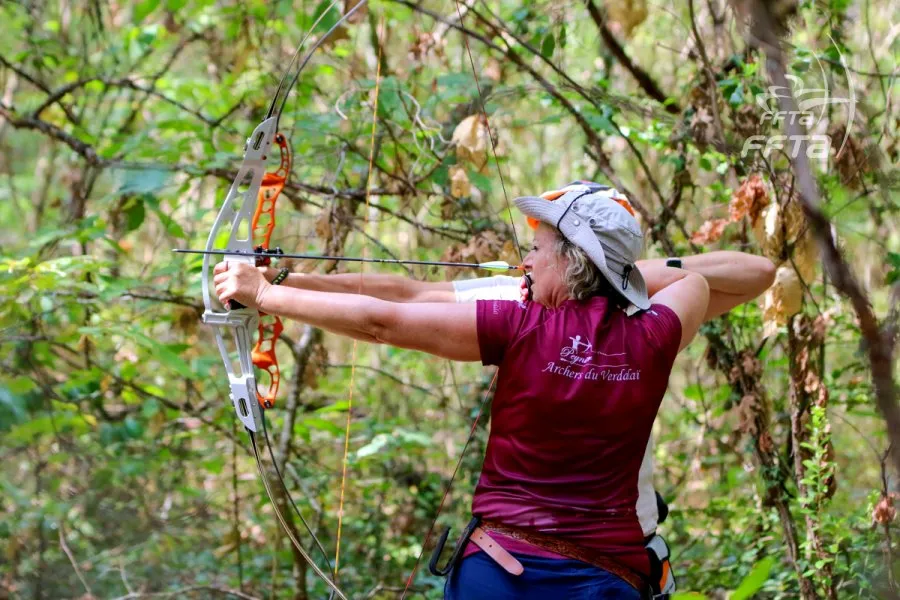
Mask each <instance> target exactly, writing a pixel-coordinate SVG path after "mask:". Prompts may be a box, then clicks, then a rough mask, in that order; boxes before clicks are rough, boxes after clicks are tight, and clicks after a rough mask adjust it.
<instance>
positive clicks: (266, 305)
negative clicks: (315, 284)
mask: <svg viewBox="0 0 900 600" xmlns="http://www.w3.org/2000/svg"><path fill="white" fill-rule="evenodd" d="M257 308H258V309H259V310H260V311H261V312H265V313H268V314H271V315H278V316H280V317H286V318H288V319H294V320H297V321H302V322H304V323H308V324H310V325H312V326H314V327H318V328H320V329H325V330H327V331H330V332H332V333H337V334H340V335H344V336H348V337H352V338H354V339H357V340H362V341H366V342H374V343H380V344H390V345H391V346H396V347H398V348H409V349H412V350H421V351H423V352H428V353H430V354H434V355H436V356H440V357H443V358H450V359H452V360H463V361H476V360H479V359H480V357H481V353H480V347H479V345H478V332H477V327H476V317H475V304H474V303H464V304H455V303H454V304H446V303H428V302H424V303H422V302H409V303H398V302H388V301H386V300H381V299H378V298H373V297H372V296H366V295H361V294H346V293H329V292H317V291H312V290H301V289H295V288H289V287H284V286H280V285H269V286H268V287H267V288H266V289H265V291H264V292H263V293H262V294H261V296H260V298H259V301H258V303H257Z"/></svg>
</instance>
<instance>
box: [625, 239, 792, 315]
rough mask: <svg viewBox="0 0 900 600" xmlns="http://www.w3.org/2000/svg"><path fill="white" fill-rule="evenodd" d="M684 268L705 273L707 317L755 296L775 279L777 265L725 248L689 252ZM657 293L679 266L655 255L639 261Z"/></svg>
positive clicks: (651, 294)
mask: <svg viewBox="0 0 900 600" xmlns="http://www.w3.org/2000/svg"><path fill="white" fill-rule="evenodd" d="M681 262H682V265H683V268H684V269H685V270H687V271H690V272H692V273H697V274H699V275H702V276H703V277H704V278H705V279H706V283H707V284H708V285H709V305H708V307H707V309H706V315H705V316H704V318H703V320H704V321H707V320H709V319H713V318H715V317H718V316H720V315H723V314H725V313H727V312H728V311H729V310H731V309H732V308H734V307H735V306H739V305H741V304H743V303H744V302H749V301H750V300H753V299H754V298H756V297H757V296H759V295H760V294H762V293H763V292H764V291H766V290H767V289H769V286H771V285H772V282H774V281H775V265H774V264H772V261H770V260H769V259H768V258H765V257H763V256H755V255H753V254H746V253H744V252H733V251H728V250H722V251H718V252H707V253H706V254H695V255H693V256H685V257H684V258H682V259H681ZM637 266H638V268H639V269H640V271H641V275H643V276H644V281H646V282H647V288H648V294H649V295H650V296H653V295H654V294H656V293H657V292H658V291H660V290H661V289H663V288H665V287H668V286H669V285H670V284H672V283H673V282H674V278H675V276H677V275H678V271H677V270H672V269H670V268H667V267H666V260H665V259H662V258H655V259H650V260H641V261H638V263H637Z"/></svg>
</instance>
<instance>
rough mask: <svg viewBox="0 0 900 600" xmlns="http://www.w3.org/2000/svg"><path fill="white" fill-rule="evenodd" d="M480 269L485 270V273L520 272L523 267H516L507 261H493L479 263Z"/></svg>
mask: <svg viewBox="0 0 900 600" xmlns="http://www.w3.org/2000/svg"><path fill="white" fill-rule="evenodd" d="M478 268H479V269H484V270H485V271H515V270H520V269H521V268H522V267H514V266H512V265H510V264H509V263H508V262H506V261H505V260H492V261H490V262H483V263H479V264H478Z"/></svg>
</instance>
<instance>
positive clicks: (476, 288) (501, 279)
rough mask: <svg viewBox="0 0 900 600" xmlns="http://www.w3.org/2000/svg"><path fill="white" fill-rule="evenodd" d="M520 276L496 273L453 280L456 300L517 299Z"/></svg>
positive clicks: (518, 297) (458, 301)
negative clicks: (493, 275)
mask: <svg viewBox="0 0 900 600" xmlns="http://www.w3.org/2000/svg"><path fill="white" fill-rule="evenodd" d="M521 281H522V278H521V277H510V276H509V275H497V276H495V277H480V278H478V279H461V280H459V281H454V282H453V291H454V292H456V302H457V303H461V302H475V301H476V300H513V301H516V300H519V299H520V296H521V294H520V292H519V289H520V288H519V286H520V282H521Z"/></svg>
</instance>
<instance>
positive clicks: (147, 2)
mask: <svg viewBox="0 0 900 600" xmlns="http://www.w3.org/2000/svg"><path fill="white" fill-rule="evenodd" d="M157 6H159V0H144V1H143V2H138V3H137V4H136V5H135V6H134V11H133V12H132V13H131V14H132V19H133V21H134V22H135V23H140V22H142V21H143V20H144V19H146V18H147V16H148V15H149V14H150V13H152V12H153V11H154V10H156V7H157Z"/></svg>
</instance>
